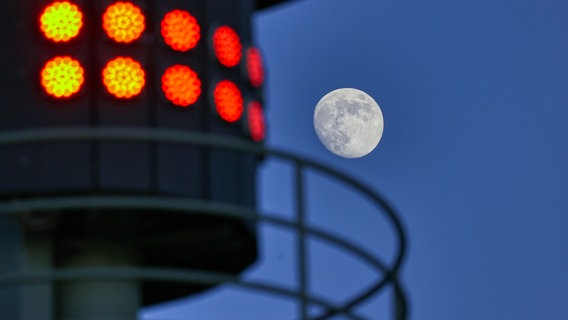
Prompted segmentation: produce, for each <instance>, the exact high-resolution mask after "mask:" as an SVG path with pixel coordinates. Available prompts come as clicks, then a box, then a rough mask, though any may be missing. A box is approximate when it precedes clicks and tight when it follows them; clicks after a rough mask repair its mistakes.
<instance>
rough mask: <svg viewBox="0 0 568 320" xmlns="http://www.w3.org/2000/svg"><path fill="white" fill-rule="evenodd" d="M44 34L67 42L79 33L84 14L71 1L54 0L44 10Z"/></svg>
mask: <svg viewBox="0 0 568 320" xmlns="http://www.w3.org/2000/svg"><path fill="white" fill-rule="evenodd" d="M39 22H40V29H41V31H42V32H43V35H44V36H45V37H46V38H48V39H50V40H52V41H55V42H67V41H69V40H71V39H73V38H74V37H76V36H77V35H78V34H79V31H80V30H81V27H82V26H83V14H82V13H81V10H79V8H78V7H77V6H76V5H74V4H72V3H70V2H67V1H65V2H54V3H52V4H50V5H48V6H47V7H45V9H44V10H43V12H42V14H41V16H40V18H39Z"/></svg>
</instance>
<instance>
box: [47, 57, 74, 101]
mask: <svg viewBox="0 0 568 320" xmlns="http://www.w3.org/2000/svg"><path fill="white" fill-rule="evenodd" d="M83 72H84V71H83V68H82V67H81V64H80V63H79V61H77V60H74V59H72V58H71V57H68V56H65V57H55V58H53V59H51V60H49V61H48V62H47V63H46V64H45V66H44V67H43V69H42V70H41V85H42V87H43V88H44V90H45V92H46V93H47V94H49V95H51V96H53V97H56V98H68V97H70V96H72V95H73V94H75V93H77V92H78V91H79V90H80V89H81V86H82V85H83V82H84V81H85V78H84V75H83Z"/></svg>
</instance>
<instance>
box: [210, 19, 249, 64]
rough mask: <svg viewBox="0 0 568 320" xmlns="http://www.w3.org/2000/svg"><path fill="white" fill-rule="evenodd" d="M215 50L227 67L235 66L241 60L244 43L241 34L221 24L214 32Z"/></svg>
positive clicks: (220, 60)
mask: <svg viewBox="0 0 568 320" xmlns="http://www.w3.org/2000/svg"><path fill="white" fill-rule="evenodd" d="M213 52H214V53H215V56H216V57H217V59H219V62H220V63H221V64H222V65H224V66H225V67H234V66H236V65H237V64H238V63H239V62H240V61H241V56H242V45H241V40H240V39H239V35H238V34H237V32H236V31H235V30H233V29H232V28H230V27H228V26H221V27H219V28H217V30H215V32H214V33H213Z"/></svg>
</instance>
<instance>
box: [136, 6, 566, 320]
mask: <svg viewBox="0 0 568 320" xmlns="http://www.w3.org/2000/svg"><path fill="white" fill-rule="evenodd" d="M567 12H568V2H566V1H562V0H548V1H537V0H520V1H512V0H509V1H505V0H491V1H490V0H478V1H455V0H454V1H452V0H431V1H418V0H407V1H372V0H357V1H348V0H304V1H297V2H292V3H290V4H287V5H283V6H280V7H277V8H275V9H273V10H267V11H265V12H262V13H260V14H258V15H257V16H256V17H255V20H254V29H255V35H256V40H257V43H258V45H259V46H260V48H261V49H262V50H263V52H264V56H265V60H266V64H267V66H268V71H269V77H268V84H267V91H266V108H267V110H266V112H267V121H268V125H269V135H268V140H267V145H268V146H270V147H276V148H283V149H286V150H291V151H294V152H297V153H299V154H301V155H304V156H308V157H310V158H313V159H316V160H318V161H321V162H323V163H325V164H329V165H332V166H334V167H336V168H338V169H340V170H342V171H345V172H348V173H350V174H351V175H352V176H353V177H355V178H357V179H360V180H361V181H363V182H365V183H367V184H369V185H371V186H372V187H373V188H375V189H376V190H378V191H380V192H381V193H382V194H384V195H385V196H386V197H387V198H388V199H389V201H390V202H392V203H393V204H394V205H395V207H396V208H397V209H398V210H399V211H400V213H401V216H402V219H403V221H404V224H405V226H406V227H407V231H408V234H409V240H410V250H409V255H408V258H407V261H406V263H405V265H404V272H403V281H404V283H405V286H406V288H407V291H408V292H409V294H410V300H411V319H426V320H430V319H432V320H433V319H436V320H455V319H460V320H479V319H516V320H524V319H527V320H528V319H560V318H563V317H566V315H567V314H568V303H567V301H568V272H566V270H568V249H567V246H566V244H567V243H568V232H567V230H568V217H567V214H568V196H566V190H567V187H566V181H568V166H567V164H568V150H567V147H566V143H567V140H568V129H567V127H568V126H567V121H566V119H568V37H566V30H568V19H566V13H567ZM340 87H354V88H358V89H361V90H364V91H366V92H367V93H369V94H370V95H371V96H373V97H374V98H375V100H376V101H377V102H378V103H379V105H380V106H381V108H382V111H383V115H384V119H385V131H384V134H383V138H382V140H381V142H380V143H379V145H378V147H377V149H376V150H375V151H374V152H372V153H371V154H369V155H368V156H366V157H363V158H360V159H351V160H348V159H341V158H338V157H336V156H334V155H332V154H331V153H329V152H328V151H327V150H326V149H325V148H324V147H323V146H322V145H321V144H320V143H319V141H318V140H317V137H316V135H315V133H314V130H313V126H312V114H313V109H314V107H315V104H316V103H317V101H318V100H319V99H320V98H321V97H322V96H323V95H324V94H325V93H327V92H329V91H331V90H333V89H336V88H340ZM290 172H291V171H290V170H289V169H286V167H284V166H283V165H281V164H279V163H276V162H272V161H269V162H267V163H266V165H265V167H264V168H263V169H262V171H261V175H260V177H259V179H260V186H261V190H260V191H259V192H260V196H261V199H260V207H261V208H262V209H265V210H267V211H270V212H279V213H281V214H282V215H284V216H290V213H291V211H292V205H293V204H291V203H290V199H291V198H290V197H291V191H290V190H291V185H290V183H291V180H290V177H289V176H290ZM308 188H309V189H308V191H309V195H310V200H309V201H310V202H309V205H308V209H309V212H308V213H309V215H310V216H309V219H310V221H312V222H313V223H315V224H318V225H322V226H324V227H328V228H332V229H334V230H336V231H338V232H339V233H340V234H342V235H345V236H348V237H351V238H354V239H355V241H361V242H362V243H363V245H364V246H366V247H367V248H368V249H369V250H371V251H373V252H377V253H378V254H381V255H382V256H384V257H386V259H387V260H388V258H389V257H391V256H392V245H393V244H392V236H390V237H389V236H388V234H387V233H388V229H386V228H383V229H381V222H380V221H378V222H377V229H373V228H370V227H369V226H371V225H374V224H373V223H375V217H374V216H372V215H370V214H367V213H365V210H363V209H366V207H365V206H366V205H367V204H366V203H361V202H358V200H357V197H353V196H352V195H351V194H350V192H349V191H348V190H346V189H341V188H340V187H337V186H335V185H333V184H330V183H329V182H328V181H324V180H323V179H320V178H318V177H309V179H308ZM329 199H337V200H336V201H335V202H333V201H332V200H329ZM352 199H355V200H353V201H351V200H352ZM347 200H349V201H347ZM358 209H361V210H358ZM383 231H385V232H383ZM260 235H261V240H262V255H263V259H262V260H261V261H260V262H259V263H258V264H257V265H255V266H254V267H253V268H252V269H251V270H250V271H249V272H247V274H246V276H247V277H248V278H250V279H268V280H271V281H275V282H276V283H282V284H289V283H292V282H293V280H294V274H293V273H292V265H293V262H294V261H293V251H292V250H293V245H294V243H293V237H292V236H291V235H290V234H287V233H286V232H284V231H282V230H279V229H274V228H262V229H261V233H260ZM379 244H380V245H379ZM310 249H311V252H312V253H313V255H314V256H313V261H312V268H313V271H312V289H313V291H316V292H318V293H319V294H323V295H324V296H326V297H328V298H330V299H332V300H337V301H341V299H342V297H345V296H346V295H348V294H349V292H352V291H350V290H353V289H356V288H358V287H360V286H361V285H364V283H365V281H368V280H369V279H372V277H373V274H371V273H369V272H368V270H366V269H364V268H363V267H361V266H360V265H358V264H356V263H353V262H351V261H348V259H346V258H345V256H343V255H342V254H341V253H337V252H335V251H332V250H329V249H326V248H325V247H322V246H320V245H318V244H313V245H312V246H311V247H310ZM330 279H333V281H331V280H330ZM237 293H238V292H237V291H236V290H233V289H232V288H230V287H229V288H226V287H224V288H221V289H219V290H214V291H213V292H211V293H208V294H206V295H204V296H200V297H194V298H189V299H184V300H182V301H180V302H176V303H172V304H168V305H167V306H164V307H160V308H152V309H150V310H148V311H147V312H145V313H144V315H145V317H147V318H148V319H152V318H156V319H189V318H195V319H212V320H216V319H219V320H222V319H248V320H255V319H274V320H278V319H292V318H294V316H295V313H294V312H295V308H294V305H293V304H291V303H289V302H287V301H281V300H279V299H273V298H271V297H266V296H259V295H253V294H251V293H249V292H246V293H243V294H240V293H239V294H240V295H239V294H237ZM384 300H387V302H385V301H384ZM387 303H388V299H387V298H386V297H379V299H377V300H376V301H373V302H371V303H369V304H367V305H366V306H364V307H363V308H361V310H360V311H361V312H362V313H363V314H365V315H367V316H369V318H370V319H380V318H384V317H383V315H384V314H386V313H387V312H388V309H387ZM337 319H340V318H337Z"/></svg>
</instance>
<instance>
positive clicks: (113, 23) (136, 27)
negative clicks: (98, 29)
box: [103, 2, 145, 43]
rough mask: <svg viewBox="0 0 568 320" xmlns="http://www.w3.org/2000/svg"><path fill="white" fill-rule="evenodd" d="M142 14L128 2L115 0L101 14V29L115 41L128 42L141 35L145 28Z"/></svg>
mask: <svg viewBox="0 0 568 320" xmlns="http://www.w3.org/2000/svg"><path fill="white" fill-rule="evenodd" d="M144 20H145V18H144V14H143V13H142V11H141V10H140V8H138V7H137V6H135V5H134V4H132V3H130V2H116V3H114V4H112V5H110V6H108V7H107V9H106V11H105V13H104V14H103V29H104V30H105V32H106V34H107V35H108V37H109V38H111V39H113V40H114V41H116V42H122V43H130V42H133V41H135V40H137V39H138V38H140V36H141V35H142V32H143V31H144V29H145V24H144Z"/></svg>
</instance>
